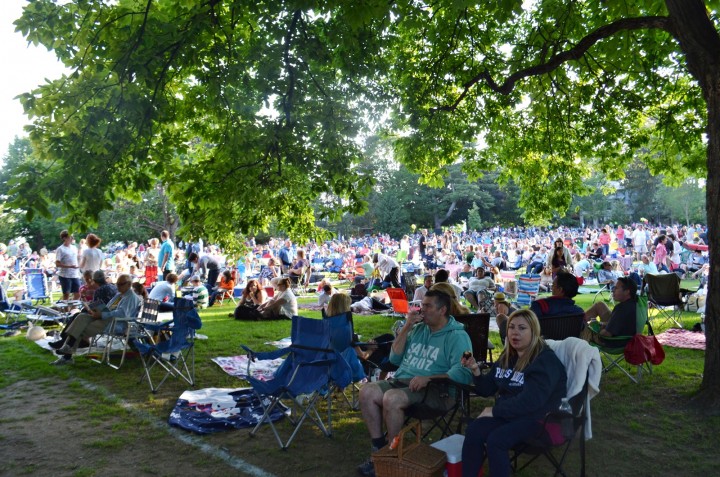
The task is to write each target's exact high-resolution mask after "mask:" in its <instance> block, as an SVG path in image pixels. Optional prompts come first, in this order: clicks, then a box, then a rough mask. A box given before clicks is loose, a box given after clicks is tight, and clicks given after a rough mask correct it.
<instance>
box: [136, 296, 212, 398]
mask: <svg viewBox="0 0 720 477" xmlns="http://www.w3.org/2000/svg"><path fill="white" fill-rule="evenodd" d="M142 327H143V329H144V331H145V334H146V335H157V334H160V338H159V342H158V343H154V342H153V341H152V340H150V339H146V338H139V339H136V340H133V341H132V343H133V345H134V346H135V348H136V349H137V350H138V352H139V353H140V359H141V360H142V364H143V375H142V376H141V377H140V382H142V381H143V380H145V379H147V381H148V384H149V385H150V391H152V392H153V393H155V392H157V390H158V389H159V388H160V386H162V385H163V383H164V382H165V381H166V380H167V378H169V377H170V376H172V377H174V378H178V379H183V380H184V381H186V382H187V383H188V384H190V385H191V386H194V385H195V330H199V329H200V328H201V327H202V321H201V320H200V315H198V313H197V310H196V309H195V304H194V302H193V301H192V300H190V299H187V298H176V299H175V305H174V308H173V319H172V321H168V322H163V323H155V324H143V325H142ZM156 366H159V367H160V368H161V369H162V370H163V371H162V372H161V373H163V378H162V380H160V382H159V383H158V384H157V385H154V384H153V380H152V370H153V368H155V367H156Z"/></svg>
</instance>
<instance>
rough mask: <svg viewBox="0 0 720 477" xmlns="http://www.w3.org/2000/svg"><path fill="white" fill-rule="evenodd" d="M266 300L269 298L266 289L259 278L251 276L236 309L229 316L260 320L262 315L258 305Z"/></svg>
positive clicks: (239, 318)
mask: <svg viewBox="0 0 720 477" xmlns="http://www.w3.org/2000/svg"><path fill="white" fill-rule="evenodd" d="M265 300H267V294H266V293H265V289H264V288H262V287H261V286H260V283H259V282H258V281H257V280H255V279H254V278H251V279H250V280H248V282H247V285H245V289H244V290H243V292H242V296H241V297H240V302H239V303H238V306H237V307H236V308H235V311H234V312H233V313H230V314H229V315H228V316H229V317H231V318H233V317H234V318H235V319H236V320H259V319H260V318H262V315H261V314H260V312H259V311H258V307H259V306H260V305H262V304H263V303H265Z"/></svg>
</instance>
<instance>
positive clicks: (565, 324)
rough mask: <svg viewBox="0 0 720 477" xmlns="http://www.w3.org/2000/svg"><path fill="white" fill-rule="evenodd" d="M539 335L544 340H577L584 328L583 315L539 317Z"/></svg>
mask: <svg viewBox="0 0 720 477" xmlns="http://www.w3.org/2000/svg"><path fill="white" fill-rule="evenodd" d="M538 318H539V321H540V335H541V336H542V337H543V338H545V339H546V340H564V339H565V338H570V337H573V338H579V337H580V333H581V332H582V330H583V328H584V327H585V315H584V314H583V313H579V314H577V315H558V316H540V317H538Z"/></svg>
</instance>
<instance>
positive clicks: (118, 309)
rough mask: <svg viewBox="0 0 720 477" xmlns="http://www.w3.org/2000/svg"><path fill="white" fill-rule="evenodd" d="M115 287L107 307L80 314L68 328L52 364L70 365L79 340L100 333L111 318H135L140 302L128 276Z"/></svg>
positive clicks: (124, 275) (120, 278)
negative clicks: (115, 290)
mask: <svg viewBox="0 0 720 477" xmlns="http://www.w3.org/2000/svg"><path fill="white" fill-rule="evenodd" d="M115 285H116V286H117V289H118V293H117V295H115V296H114V297H113V299H112V300H110V302H109V303H108V304H107V306H104V307H102V308H94V309H93V310H92V311H90V312H89V313H80V314H79V315H78V316H77V317H76V318H75V319H74V320H73V322H72V324H71V325H70V326H68V328H67V330H66V333H67V335H68V337H67V339H66V340H65V342H64V344H63V346H62V347H61V348H60V349H58V350H57V351H56V353H57V354H58V355H60V358H58V359H57V360H56V361H54V362H53V363H52V364H56V365H62V364H70V363H72V355H73V354H74V353H75V352H76V351H77V347H78V344H79V343H80V340H82V339H83V338H91V337H93V336H95V335H96V334H98V333H100V332H101V331H103V330H104V329H105V327H106V326H107V324H108V322H109V321H110V320H112V319H113V318H122V317H137V315H138V311H139V310H140V305H141V304H142V300H141V299H140V297H139V296H138V295H136V294H135V293H134V292H133V290H132V278H131V277H130V275H127V274H123V275H120V276H119V277H118V279H117V282H116V283H115Z"/></svg>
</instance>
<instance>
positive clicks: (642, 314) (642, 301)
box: [635, 273, 675, 335]
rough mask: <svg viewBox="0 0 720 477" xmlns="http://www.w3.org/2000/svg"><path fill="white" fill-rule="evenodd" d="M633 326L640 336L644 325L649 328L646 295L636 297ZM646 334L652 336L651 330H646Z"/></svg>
mask: <svg viewBox="0 0 720 477" xmlns="http://www.w3.org/2000/svg"><path fill="white" fill-rule="evenodd" d="M673 275H675V274H674V273H673ZM635 325H636V331H635V333H636V334H639V335H641V334H642V333H643V331H645V325H648V327H650V321H649V320H648V297H647V295H640V296H638V297H637V304H636V305H635ZM648 334H653V332H652V328H651V327H650V328H649V330H648Z"/></svg>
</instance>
